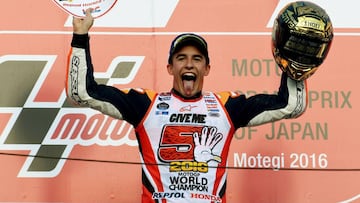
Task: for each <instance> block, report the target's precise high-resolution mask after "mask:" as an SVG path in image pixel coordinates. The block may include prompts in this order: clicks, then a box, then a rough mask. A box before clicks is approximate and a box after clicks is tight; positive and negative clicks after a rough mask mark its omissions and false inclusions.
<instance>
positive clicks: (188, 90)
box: [181, 73, 196, 95]
mask: <svg viewBox="0 0 360 203" xmlns="http://www.w3.org/2000/svg"><path fill="white" fill-rule="evenodd" d="M181 79H182V82H183V89H184V91H185V92H184V93H185V95H191V94H192V93H193V91H194V90H195V81H196V75H195V74H193V73H185V74H183V75H182V76H181Z"/></svg>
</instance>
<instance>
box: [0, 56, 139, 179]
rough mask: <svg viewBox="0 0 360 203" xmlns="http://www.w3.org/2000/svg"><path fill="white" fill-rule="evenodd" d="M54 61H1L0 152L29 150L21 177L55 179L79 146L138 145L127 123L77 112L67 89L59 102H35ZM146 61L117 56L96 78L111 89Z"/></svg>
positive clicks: (83, 110)
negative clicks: (69, 101)
mask: <svg viewBox="0 0 360 203" xmlns="http://www.w3.org/2000/svg"><path fill="white" fill-rule="evenodd" d="M55 60H56V56H53V55H7V56H2V57H0V71H1V73H2V74H1V75H0V81H1V85H0V92H1V97H0V133H1V136H0V150H1V151H14V150H16V151H21V150H25V151H30V152H29V156H28V157H27V159H26V160H25V163H24V164H23V166H22V168H21V170H20V172H19V174H18V177H55V176H57V175H58V174H59V173H60V171H61V170H62V168H63V166H64V164H65V162H66V159H67V158H69V155H70V153H71V151H72V149H73V147H74V146H76V145H82V146H90V145H94V144H97V145H100V146H120V145H124V144H127V145H130V146H136V145H137V142H136V140H131V139H130V138H129V135H130V133H131V132H132V127H131V126H130V125H129V124H128V123H126V122H124V121H120V120H117V119H113V118H111V117H108V116H105V115H102V114H100V113H99V112H97V111H94V110H91V109H88V108H78V107H77V109H76V111H74V109H73V108H74V107H72V105H71V104H68V103H67V100H66V95H65V90H63V91H62V93H61V95H59V98H58V100H57V101H52V102H40V101H37V97H38V96H39V94H40V90H41V89H42V88H44V81H45V79H46V78H47V76H48V74H49V72H50V70H51V68H52V66H53V64H54V62H55ZM143 60H144V56H121V57H120V56H119V57H116V58H115V59H113V61H112V62H111V64H110V66H109V68H108V70H107V71H106V72H105V73H95V78H96V79H97V80H98V82H99V83H103V84H108V85H115V84H129V83H130V82H132V80H133V79H134V77H135V75H136V74H137V72H138V70H139V69H140V66H141V64H142V62H143ZM129 64H131V66H129ZM124 69H126V70H128V71H125V72H124V71H123V70H124ZM9 76H10V77H9ZM41 96H42V97H45V100H46V95H41ZM49 100H50V99H49ZM9 153H10V152H9Z"/></svg>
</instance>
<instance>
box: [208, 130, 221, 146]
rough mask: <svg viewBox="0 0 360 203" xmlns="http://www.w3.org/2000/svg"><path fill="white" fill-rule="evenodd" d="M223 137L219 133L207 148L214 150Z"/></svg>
mask: <svg viewBox="0 0 360 203" xmlns="http://www.w3.org/2000/svg"><path fill="white" fill-rule="evenodd" d="M222 137H223V135H222V134H221V133H218V134H217V135H216V136H215V138H214V139H213V140H212V142H211V144H210V145H209V147H210V148H211V149H212V148H214V146H215V145H217V143H219V142H220V140H221V139H222Z"/></svg>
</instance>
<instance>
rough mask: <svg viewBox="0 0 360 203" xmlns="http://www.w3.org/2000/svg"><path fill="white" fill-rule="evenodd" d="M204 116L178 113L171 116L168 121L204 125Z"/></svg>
mask: <svg viewBox="0 0 360 203" xmlns="http://www.w3.org/2000/svg"><path fill="white" fill-rule="evenodd" d="M205 118H206V115H205V114H196V113H184V114H182V113H179V114H176V113H174V114H171V116H170V119H169V121H170V122H171V123H205V122H206V121H205Z"/></svg>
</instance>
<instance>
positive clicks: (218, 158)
mask: <svg viewBox="0 0 360 203" xmlns="http://www.w3.org/2000/svg"><path fill="white" fill-rule="evenodd" d="M211 160H214V161H216V162H219V163H220V162H221V157H220V156H217V155H213V157H212V159H211Z"/></svg>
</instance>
